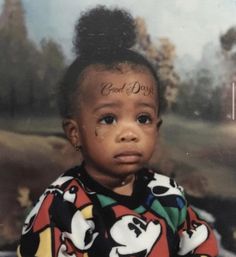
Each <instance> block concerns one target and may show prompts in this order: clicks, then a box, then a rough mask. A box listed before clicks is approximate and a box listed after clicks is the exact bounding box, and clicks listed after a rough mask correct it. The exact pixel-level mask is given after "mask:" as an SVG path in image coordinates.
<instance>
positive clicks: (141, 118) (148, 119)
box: [137, 114, 152, 124]
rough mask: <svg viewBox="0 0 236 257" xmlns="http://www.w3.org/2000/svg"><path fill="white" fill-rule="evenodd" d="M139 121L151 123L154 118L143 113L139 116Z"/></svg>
mask: <svg viewBox="0 0 236 257" xmlns="http://www.w3.org/2000/svg"><path fill="white" fill-rule="evenodd" d="M137 121H138V123H140V124H149V123H151V122H152V118H151V117H150V116H149V115H147V114H142V115H139V116H138V119H137Z"/></svg>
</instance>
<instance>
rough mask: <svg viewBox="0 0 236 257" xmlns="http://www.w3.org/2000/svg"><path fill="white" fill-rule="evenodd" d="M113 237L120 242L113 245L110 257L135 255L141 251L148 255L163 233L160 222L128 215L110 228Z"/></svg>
mask: <svg viewBox="0 0 236 257" xmlns="http://www.w3.org/2000/svg"><path fill="white" fill-rule="evenodd" d="M110 234H111V237H112V238H113V240H114V241H115V242H116V243H117V244H119V246H116V247H113V248H112V250H111V252H110V257H118V256H122V255H133V254H137V253H140V252H143V253H145V254H144V256H146V255H147V254H148V253H149V252H150V250H151V249H152V247H153V245H154V243H155V242H156V241H157V240H158V238H159V237H160V234H161V225H160V223H158V222H154V221H149V222H146V221H145V220H142V219H140V218H138V217H136V216H133V215H127V216H123V217H122V218H121V219H120V220H118V221H117V222H116V223H115V224H114V225H113V226H112V227H111V230H110Z"/></svg>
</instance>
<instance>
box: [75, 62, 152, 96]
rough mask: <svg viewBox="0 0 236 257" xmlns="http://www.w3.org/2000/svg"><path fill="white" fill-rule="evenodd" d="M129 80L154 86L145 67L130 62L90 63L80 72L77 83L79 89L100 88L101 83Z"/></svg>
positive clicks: (117, 82) (116, 82)
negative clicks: (112, 63) (113, 63)
mask: <svg viewBox="0 0 236 257" xmlns="http://www.w3.org/2000/svg"><path fill="white" fill-rule="evenodd" d="M129 80H133V81H136V80H137V82H138V81H140V83H141V82H142V84H144V83H145V86H147V87H155V79H154V77H153V75H152V74H151V72H150V71H149V70H148V68H147V67H145V66H142V65H137V64H130V63H118V64H115V65H102V64H94V65H90V66H88V67H87V68H86V69H85V70H84V72H83V73H82V76H81V78H80V81H79V84H80V90H81V91H87V90H90V89H93V90H100V87H101V86H102V84H103V83H114V84H119V83H126V82H127V83H128V82H129Z"/></svg>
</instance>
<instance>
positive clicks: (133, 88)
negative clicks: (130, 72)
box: [100, 81, 154, 96]
mask: <svg viewBox="0 0 236 257" xmlns="http://www.w3.org/2000/svg"><path fill="white" fill-rule="evenodd" d="M100 86H101V95H103V96H108V95H110V94H121V93H126V94H127V95H131V94H142V95H144V96H149V95H153V94H154V92H153V91H154V90H153V87H152V86H149V85H145V84H142V83H140V82H139V81H134V82H130V83H124V84H123V85H121V86H117V85H114V84H113V83H112V82H103V83H101V85H100Z"/></svg>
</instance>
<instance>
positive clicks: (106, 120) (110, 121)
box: [99, 115, 116, 125]
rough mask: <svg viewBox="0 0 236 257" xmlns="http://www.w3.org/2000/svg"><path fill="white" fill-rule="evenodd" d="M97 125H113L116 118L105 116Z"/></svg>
mask: <svg viewBox="0 0 236 257" xmlns="http://www.w3.org/2000/svg"><path fill="white" fill-rule="evenodd" d="M99 123H101V124H108V125H110V124H114V123H116V118H115V117H114V116H113V115H107V116H104V117H102V118H101V119H100V120H99Z"/></svg>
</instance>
